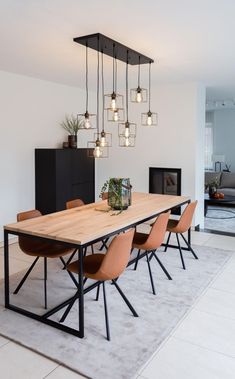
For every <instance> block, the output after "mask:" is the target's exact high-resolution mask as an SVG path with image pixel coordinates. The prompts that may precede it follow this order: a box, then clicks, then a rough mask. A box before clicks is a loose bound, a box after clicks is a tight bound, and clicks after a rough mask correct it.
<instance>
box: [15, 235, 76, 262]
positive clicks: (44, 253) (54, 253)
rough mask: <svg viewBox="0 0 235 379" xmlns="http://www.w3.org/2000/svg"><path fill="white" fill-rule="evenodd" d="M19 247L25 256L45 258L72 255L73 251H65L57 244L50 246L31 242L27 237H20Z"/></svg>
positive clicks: (50, 244) (45, 243)
mask: <svg viewBox="0 0 235 379" xmlns="http://www.w3.org/2000/svg"><path fill="white" fill-rule="evenodd" d="M20 247H21V249H22V250H23V251H24V253H25V254H27V255H30V256H32V257H47V258H59V257H61V256H63V255H67V254H70V253H72V251H73V250H74V249H68V248H67V249H66V248H65V247H64V246H62V245H59V244H52V243H47V242H39V241H35V240H34V241H33V240H31V241H30V239H29V238H27V237H22V238H21V241H20Z"/></svg>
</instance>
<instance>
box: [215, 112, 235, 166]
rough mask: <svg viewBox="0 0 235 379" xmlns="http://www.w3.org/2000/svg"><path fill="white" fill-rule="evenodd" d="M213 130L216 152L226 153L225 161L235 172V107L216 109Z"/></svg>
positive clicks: (219, 153) (218, 153) (217, 153)
mask: <svg viewBox="0 0 235 379" xmlns="http://www.w3.org/2000/svg"><path fill="white" fill-rule="evenodd" d="M213 130H214V154H216V155H225V163H227V164H229V165H231V168H230V170H231V171H232V172H235V148H234V141H235V109H224V110H218V111H214V120H213ZM224 168H225V166H224V165H223V166H222V169H224Z"/></svg>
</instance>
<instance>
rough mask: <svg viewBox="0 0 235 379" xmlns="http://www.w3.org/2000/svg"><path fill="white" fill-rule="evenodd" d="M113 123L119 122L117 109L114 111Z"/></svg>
mask: <svg viewBox="0 0 235 379" xmlns="http://www.w3.org/2000/svg"><path fill="white" fill-rule="evenodd" d="M113 121H118V110H117V109H115V110H114V111H113Z"/></svg>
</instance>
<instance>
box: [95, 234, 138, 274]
mask: <svg viewBox="0 0 235 379" xmlns="http://www.w3.org/2000/svg"><path fill="white" fill-rule="evenodd" d="M134 232H135V229H134V228H133V229H130V230H129V231H128V232H126V233H121V234H119V235H118V236H116V237H115V238H114V239H113V240H112V242H111V244H110V245H109V248H108V250H107V253H106V254H105V257H104V259H103V262H102V264H101V266H100V268H99V270H98V271H97V272H96V274H95V275H96V276H97V278H98V279H99V280H111V279H115V278H117V277H118V276H120V275H121V274H122V272H123V271H124V270H125V268H126V266H127V264H128V262H129V258H130V253H131V247H132V241H133V237H134Z"/></svg>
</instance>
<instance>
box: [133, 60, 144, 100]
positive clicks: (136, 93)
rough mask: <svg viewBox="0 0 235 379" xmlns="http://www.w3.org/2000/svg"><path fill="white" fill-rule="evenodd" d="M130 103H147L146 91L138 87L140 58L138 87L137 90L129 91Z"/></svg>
mask: <svg viewBox="0 0 235 379" xmlns="http://www.w3.org/2000/svg"><path fill="white" fill-rule="evenodd" d="M130 96H131V102H132V103H146V102H147V97H148V94H147V89H145V88H141V86H140V56H139V64H138V86H137V88H133V89H131V93H130Z"/></svg>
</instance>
